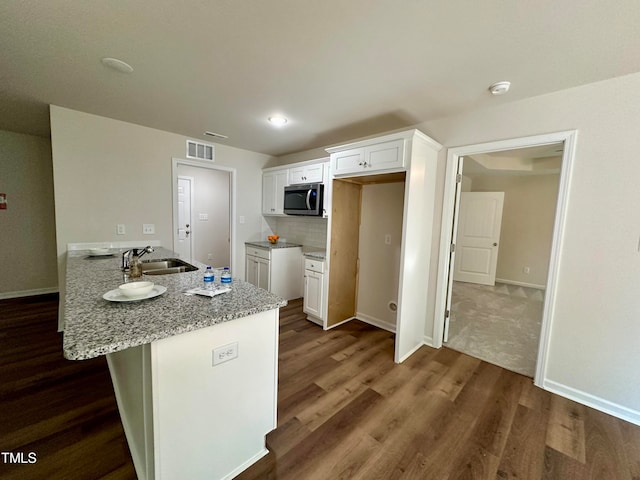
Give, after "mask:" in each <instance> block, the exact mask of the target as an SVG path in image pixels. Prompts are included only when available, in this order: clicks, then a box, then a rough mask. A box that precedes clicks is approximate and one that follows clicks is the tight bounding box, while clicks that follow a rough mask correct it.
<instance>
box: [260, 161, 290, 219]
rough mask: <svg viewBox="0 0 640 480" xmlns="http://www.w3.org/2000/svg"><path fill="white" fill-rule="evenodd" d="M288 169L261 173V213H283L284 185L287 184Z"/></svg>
mask: <svg viewBox="0 0 640 480" xmlns="http://www.w3.org/2000/svg"><path fill="white" fill-rule="evenodd" d="M288 179H289V170H288V169H284V170H283V169H279V170H272V171H268V172H263V174H262V214H263V215H284V187H285V186H286V185H288Z"/></svg>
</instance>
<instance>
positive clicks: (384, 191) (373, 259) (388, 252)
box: [356, 182, 404, 331]
mask: <svg viewBox="0 0 640 480" xmlns="http://www.w3.org/2000/svg"><path fill="white" fill-rule="evenodd" d="M361 205H362V207H361V210H360V237H359V239H360V242H359V247H358V258H359V259H360V262H359V265H360V270H359V273H358V295H357V299H358V304H357V307H356V309H357V312H358V314H359V315H361V314H364V315H365V316H366V317H367V318H368V319H373V320H377V321H378V323H377V324H379V325H380V326H384V327H386V328H387V329H391V330H393V331H395V328H396V313H395V312H394V311H392V310H390V309H389V302H394V303H396V304H397V302H398V284H399V281H400V253H401V250H402V215H403V212H404V182H394V183H379V184H372V185H364V186H363V187H362V201H361ZM386 235H389V237H390V243H389V244H386V243H385V236H386Z"/></svg>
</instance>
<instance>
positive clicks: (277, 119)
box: [269, 115, 289, 127]
mask: <svg viewBox="0 0 640 480" xmlns="http://www.w3.org/2000/svg"><path fill="white" fill-rule="evenodd" d="M288 121H289V120H287V119H286V117H283V116H282V115H273V116H271V117H269V122H270V123H271V124H272V125H275V126H276V127H281V126H283V125H285V124H286V123H287V122H288Z"/></svg>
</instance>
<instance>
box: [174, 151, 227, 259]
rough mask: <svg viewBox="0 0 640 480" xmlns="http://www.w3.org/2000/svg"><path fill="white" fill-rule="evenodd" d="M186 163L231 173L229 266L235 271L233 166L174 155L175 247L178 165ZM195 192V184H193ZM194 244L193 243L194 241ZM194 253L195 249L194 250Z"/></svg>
mask: <svg viewBox="0 0 640 480" xmlns="http://www.w3.org/2000/svg"><path fill="white" fill-rule="evenodd" d="M179 165H185V166H190V167H198V168H206V169H209V170H220V171H223V172H227V173H229V176H230V178H231V185H229V196H230V197H231V198H230V199H229V237H230V239H229V263H230V265H229V268H230V269H231V271H232V272H235V266H236V265H238V262H236V248H235V241H236V226H235V222H234V221H233V219H234V218H236V169H235V168H231V167H224V166H220V165H215V164H213V163H211V161H210V160H185V159H183V158H176V157H173V158H172V159H171V192H172V206H171V208H172V210H173V222H172V223H173V232H172V235H171V239H172V242H173V248H174V249H175V241H176V232H177V231H178V225H177V221H178V176H179V175H178V166H179ZM191 190H192V193H193V185H192V189H191ZM192 220H193V218H192ZM192 244H193V243H192ZM192 254H193V250H192Z"/></svg>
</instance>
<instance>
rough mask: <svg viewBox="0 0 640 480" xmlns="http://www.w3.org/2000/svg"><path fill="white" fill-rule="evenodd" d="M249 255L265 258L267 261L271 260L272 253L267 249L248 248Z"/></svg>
mask: <svg viewBox="0 0 640 480" xmlns="http://www.w3.org/2000/svg"><path fill="white" fill-rule="evenodd" d="M247 255H253V256H254V257H258V258H264V259H266V260H269V259H271V251H270V250H267V249H265V248H257V247H247Z"/></svg>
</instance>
